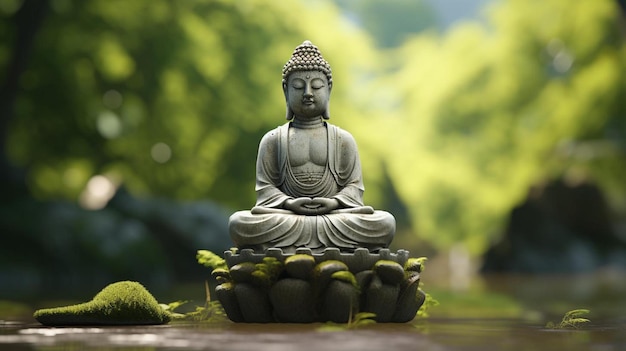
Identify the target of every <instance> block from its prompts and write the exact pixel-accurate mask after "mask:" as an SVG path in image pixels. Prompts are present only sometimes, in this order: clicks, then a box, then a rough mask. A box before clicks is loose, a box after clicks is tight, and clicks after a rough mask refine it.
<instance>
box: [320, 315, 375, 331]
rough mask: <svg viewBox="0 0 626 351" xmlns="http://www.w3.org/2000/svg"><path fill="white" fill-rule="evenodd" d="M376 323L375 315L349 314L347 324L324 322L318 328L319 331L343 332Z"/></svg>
mask: <svg viewBox="0 0 626 351" xmlns="http://www.w3.org/2000/svg"><path fill="white" fill-rule="evenodd" d="M375 323H376V313H371V312H359V313H357V314H355V315H352V314H350V318H349V319H348V322H347V323H344V324H341V323H334V322H326V323H324V325H323V326H321V327H320V328H319V330H320V331H343V330H349V329H357V328H360V327H363V326H366V325H370V324H375Z"/></svg>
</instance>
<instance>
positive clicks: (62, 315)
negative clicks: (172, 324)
mask: <svg viewBox="0 0 626 351" xmlns="http://www.w3.org/2000/svg"><path fill="white" fill-rule="evenodd" d="M33 316H34V317H35V319H37V321H38V322H39V323H41V324H43V325H47V326H67V325H148V324H165V323H167V322H169V321H170V315H169V313H167V312H166V311H164V310H163V308H161V306H159V303H158V302H157V300H156V299H155V298H154V297H153V296H152V294H150V292H148V290H146V288H144V287H143V285H141V284H139V283H137V282H131V281H123V282H117V283H113V284H110V285H108V286H107V287H106V288H104V289H102V291H100V292H99V293H98V294H97V295H96V296H95V297H94V298H93V300H91V301H89V302H85V303H81V304H78V305H72V306H65V307H56V308H46V309H41V310H37V311H35V313H34V315H33Z"/></svg>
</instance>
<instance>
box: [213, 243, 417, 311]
mask: <svg viewBox="0 0 626 351" xmlns="http://www.w3.org/2000/svg"><path fill="white" fill-rule="evenodd" d="M408 255H409V253H408V251H406V250H398V252H397V253H391V252H390V251H389V250H388V249H382V250H380V251H379V252H377V253H370V252H369V251H368V250H367V249H365V248H359V249H356V250H355V251H354V252H352V253H345V252H340V251H339V249H336V248H328V249H326V250H325V251H324V252H322V253H315V254H314V253H312V252H311V250H309V249H305V248H302V249H298V250H296V253H295V254H283V252H282V250H280V249H276V248H271V249H268V250H266V252H265V254H257V253H254V252H253V251H252V250H241V252H240V253H237V252H236V251H226V252H225V259H226V263H227V265H228V269H227V270H226V269H215V270H214V271H213V276H214V277H215V278H216V279H217V281H218V283H219V285H218V286H217V288H216V294H217V298H218V299H219V301H220V303H221V304H222V306H223V307H224V310H225V311H226V313H227V315H228V317H229V318H230V319H231V320H232V321H234V322H249V323H268V322H288V323H310V322H328V321H330V322H336V323H346V322H348V321H349V320H350V318H351V316H354V315H356V314H357V313H359V312H371V313H374V314H375V315H376V317H375V320H376V321H377V322H398V323H404V322H408V321H411V320H412V319H413V318H414V317H415V315H416V313H417V311H418V309H419V308H420V306H421V305H422V304H423V303H424V293H423V292H422V291H421V290H420V289H419V279H420V272H421V264H420V262H419V261H418V260H417V259H413V258H409V256H408Z"/></svg>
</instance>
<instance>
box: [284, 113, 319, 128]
mask: <svg viewBox="0 0 626 351" xmlns="http://www.w3.org/2000/svg"><path fill="white" fill-rule="evenodd" d="M291 126H292V127H294V128H302V129H313V128H320V127H323V126H324V120H323V119H322V117H321V116H320V117H319V118H299V117H298V116H295V117H294V118H293V122H291Z"/></svg>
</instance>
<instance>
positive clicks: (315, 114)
mask: <svg viewBox="0 0 626 351" xmlns="http://www.w3.org/2000/svg"><path fill="white" fill-rule="evenodd" d="M282 78H283V79H282V87H283V92H284V94H285V100H286V105H287V120H288V122H287V123H286V124H284V125H282V126H279V127H277V128H276V129H274V130H271V131H269V132H268V133H266V134H265V136H263V138H262V139H261V142H260V144H259V149H258V156H257V162H256V186H255V190H256V195H257V201H256V205H255V206H254V207H253V208H252V209H251V210H246V211H238V212H236V213H234V214H233V215H232V216H231V217H230V220H229V232H230V236H231V238H232V240H233V242H234V243H235V245H236V246H237V247H238V248H240V249H253V250H254V252H259V253H262V252H264V251H265V250H266V249H268V248H280V249H282V250H283V252H285V253H293V252H295V251H296V249H298V248H308V249H311V250H312V252H322V251H323V250H324V249H326V248H339V249H340V250H341V251H342V252H352V251H354V250H355V249H357V248H367V249H368V250H369V251H370V252H377V251H378V250H380V249H381V248H386V247H388V246H389V244H390V242H391V240H392V238H393V235H394V232H395V219H394V217H393V216H392V215H391V214H390V213H388V212H385V211H380V210H374V209H373V208H372V207H371V206H366V205H364V203H363V191H364V186H363V178H362V175H361V164H360V160H359V155H358V150H357V145H356V142H355V140H354V138H353V137H352V135H351V134H350V133H348V132H347V131H344V130H342V129H340V128H339V127H337V126H334V125H332V124H329V123H328V122H327V120H328V119H329V118H330V115H329V108H328V106H329V99H330V92H331V89H332V84H333V81H332V72H331V69H330V65H329V64H328V62H326V60H325V59H324V58H323V57H322V55H321V53H320V51H319V50H318V48H317V47H316V46H315V45H313V44H312V43H311V42H310V41H305V42H303V43H302V44H301V45H299V46H298V47H296V49H295V50H294V52H293V55H292V57H291V58H290V59H289V61H287V63H286V64H285V66H284V67H283V71H282Z"/></svg>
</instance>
